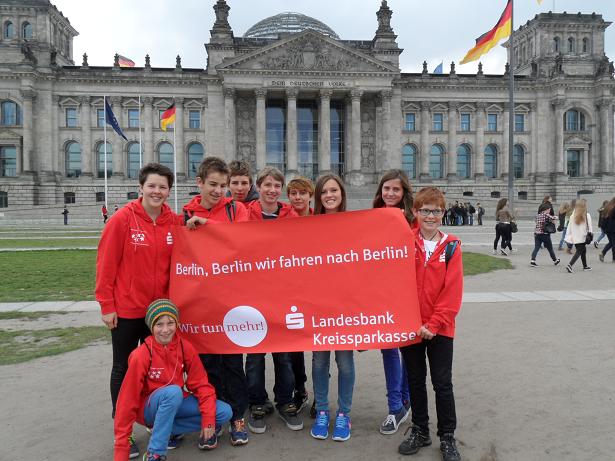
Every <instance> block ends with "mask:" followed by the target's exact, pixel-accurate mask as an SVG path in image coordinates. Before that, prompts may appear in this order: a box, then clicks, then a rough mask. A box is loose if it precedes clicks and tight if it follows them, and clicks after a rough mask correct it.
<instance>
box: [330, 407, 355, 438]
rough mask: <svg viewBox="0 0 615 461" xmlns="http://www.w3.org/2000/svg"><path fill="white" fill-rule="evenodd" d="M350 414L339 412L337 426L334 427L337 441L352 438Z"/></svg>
mask: <svg viewBox="0 0 615 461" xmlns="http://www.w3.org/2000/svg"><path fill="white" fill-rule="evenodd" d="M351 426H352V424H350V416H348V415H345V414H344V413H338V414H337V416H336V417H335V427H334V428H333V437H331V438H332V439H333V440H335V441H336V442H345V441H346V440H348V439H349V438H350V427H351Z"/></svg>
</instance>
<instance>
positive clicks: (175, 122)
mask: <svg viewBox="0 0 615 461" xmlns="http://www.w3.org/2000/svg"><path fill="white" fill-rule="evenodd" d="M176 127H177V120H176V121H174V122H173V184H174V185H175V187H174V189H173V195H174V196H175V213H177V155H176V152H177V146H176V143H175V131H176V130H175V128H176Z"/></svg>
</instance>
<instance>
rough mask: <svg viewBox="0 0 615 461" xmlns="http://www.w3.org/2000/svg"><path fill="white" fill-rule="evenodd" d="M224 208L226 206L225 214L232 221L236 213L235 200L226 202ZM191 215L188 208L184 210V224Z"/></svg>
mask: <svg viewBox="0 0 615 461" xmlns="http://www.w3.org/2000/svg"><path fill="white" fill-rule="evenodd" d="M225 208H226V216H227V217H228V220H229V222H234V221H235V215H236V213H237V204H236V203H235V200H231V201H230V202H228V203H227V204H226V205H225ZM192 216H194V213H193V214H190V213H189V212H188V210H184V224H186V223H187V222H188V220H189V219H190V218H192Z"/></svg>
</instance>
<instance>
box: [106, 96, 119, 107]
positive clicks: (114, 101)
mask: <svg viewBox="0 0 615 461" xmlns="http://www.w3.org/2000/svg"><path fill="white" fill-rule="evenodd" d="M107 99H108V100H109V101H111V105H112V106H119V105H120V104H121V103H122V98H121V97H120V96H111V97H110V98H107Z"/></svg>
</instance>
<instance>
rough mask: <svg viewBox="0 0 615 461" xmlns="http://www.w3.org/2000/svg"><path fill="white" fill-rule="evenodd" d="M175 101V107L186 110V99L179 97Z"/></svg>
mask: <svg viewBox="0 0 615 461" xmlns="http://www.w3.org/2000/svg"><path fill="white" fill-rule="evenodd" d="M173 100H174V101H175V107H178V108H180V109H183V108H184V101H185V98H182V97H177V98H173Z"/></svg>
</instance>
